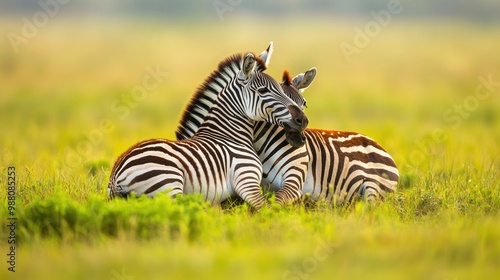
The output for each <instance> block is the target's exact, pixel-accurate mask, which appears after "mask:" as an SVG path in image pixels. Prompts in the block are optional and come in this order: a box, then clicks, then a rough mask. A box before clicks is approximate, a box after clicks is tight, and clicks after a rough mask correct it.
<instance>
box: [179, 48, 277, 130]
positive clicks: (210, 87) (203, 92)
mask: <svg viewBox="0 0 500 280" xmlns="http://www.w3.org/2000/svg"><path fill="white" fill-rule="evenodd" d="M254 56H255V55H254ZM243 59H244V54H242V53H240V54H234V55H232V56H229V57H227V58H225V59H224V60H222V61H221V62H220V63H219V65H218V67H217V69H216V70H214V71H213V72H212V73H211V74H210V76H208V78H207V79H205V81H204V82H203V83H202V84H201V85H200V86H199V87H198V89H197V90H196V92H195V93H194V95H193V96H192V97H191V100H190V101H189V103H188V105H186V107H185V108H184V111H183V113H182V116H181V119H180V122H179V127H178V128H177V131H176V132H175V136H176V138H177V139H178V140H181V139H187V138H190V137H192V136H193V135H194V134H195V133H196V131H197V130H198V128H199V127H200V126H201V124H202V123H203V120H204V119H205V117H206V116H207V115H208V113H209V112H210V108H212V106H213V104H214V103H215V102H216V101H217V96H218V95H219V93H221V91H222V90H223V89H224V88H225V87H226V85H227V84H228V83H229V82H230V81H231V80H232V79H233V78H234V77H236V75H238V72H239V71H240V69H241V63H242V61H243ZM255 60H256V62H257V63H256V65H255V71H258V72H263V71H264V70H266V68H267V67H266V64H265V62H264V61H263V60H262V59H260V58H259V57H258V56H255Z"/></svg>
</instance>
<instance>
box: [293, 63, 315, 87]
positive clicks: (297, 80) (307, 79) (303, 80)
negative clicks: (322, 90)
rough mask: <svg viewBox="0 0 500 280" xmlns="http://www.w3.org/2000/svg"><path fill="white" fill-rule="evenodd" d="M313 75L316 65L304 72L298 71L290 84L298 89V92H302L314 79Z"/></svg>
mask: <svg viewBox="0 0 500 280" xmlns="http://www.w3.org/2000/svg"><path fill="white" fill-rule="evenodd" d="M314 77H316V67H313V68H311V69H309V70H307V71H306V72H305V73H300V74H298V75H297V76H295V77H294V78H293V80H292V85H293V86H294V87H295V88H296V89H298V90H300V92H303V91H304V90H305V89H306V88H308V87H309V86H310V85H311V83H312V82H313V81H314Z"/></svg>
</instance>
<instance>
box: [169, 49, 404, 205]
mask: <svg viewBox="0 0 500 280" xmlns="http://www.w3.org/2000/svg"><path fill="white" fill-rule="evenodd" d="M271 51H272V48H268V50H266V51H265V52H264V53H263V54H262V55H261V58H264V60H265V63H266V65H267V63H268V61H269V59H270V56H271ZM315 74H316V69H315V68H312V69H310V70H309V71H306V72H305V73H303V74H299V75H297V76H296V77H295V78H294V79H293V80H292V79H291V78H290V76H289V74H288V73H287V72H286V73H285V74H284V77H283V82H282V83H281V86H282V88H283V90H284V92H285V93H286V94H287V95H288V96H289V97H290V98H291V99H292V100H294V101H295V102H296V103H297V104H298V105H299V106H305V105H306V104H305V100H304V98H303V97H302V95H301V94H300V92H301V91H303V90H304V89H305V88H307V87H308V86H309V85H310V84H311V82H312V80H313V79H314V77H315ZM214 92H215V91H214ZM203 106H207V107H209V106H210V105H209V104H208V103H205V104H203ZM193 107H197V106H196V104H193ZM197 108H198V109H199V108H200V107H197ZM204 110H205V109H201V110H198V111H197V113H198V114H200V116H203V112H206V111H204ZM190 129H191V130H192V131H196V126H192V127H191V128H190ZM290 134H296V135H295V137H304V136H305V139H306V145H305V146H302V147H292V146H290V145H288V143H287V139H289V138H290V137H288V135H287V132H285V131H284V130H283V129H281V128H280V127H277V126H274V125H272V124H268V123H264V122H257V123H256V124H255V126H254V139H253V141H254V149H255V150H256V152H257V154H258V156H259V158H260V160H261V161H262V164H263V180H262V182H261V184H262V185H263V186H264V187H266V188H267V189H271V190H273V191H276V199H277V201H278V202H279V203H281V204H283V203H288V202H292V201H295V200H296V199H298V198H299V197H300V196H301V195H308V196H309V197H310V198H311V199H313V200H321V199H326V200H327V201H330V202H332V203H336V204H340V203H343V202H346V201H352V200H353V199H354V198H356V197H363V198H366V199H367V200H369V201H374V200H377V199H381V198H383V197H385V193H386V192H393V191H395V190H396V185H397V182H398V179H399V172H398V169H397V167H396V164H395V162H394V160H393V159H392V158H391V156H390V155H389V154H388V153H387V152H386V151H385V150H384V149H383V148H382V147H381V146H380V145H378V144H377V143H376V142H375V141H373V140H372V139H370V138H369V137H367V136H364V135H362V134H359V133H353V132H343V131H335V130H321V129H307V130H306V131H305V134H300V132H298V131H297V132H295V133H293V131H292V132H291V133H290ZM190 136H191V135H189V133H178V134H177V137H178V139H186V138H189V137H190ZM292 138H293V137H292Z"/></svg>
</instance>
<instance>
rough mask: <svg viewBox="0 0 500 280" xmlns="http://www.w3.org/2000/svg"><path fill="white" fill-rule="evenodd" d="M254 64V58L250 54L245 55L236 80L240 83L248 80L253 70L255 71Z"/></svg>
mask: <svg viewBox="0 0 500 280" xmlns="http://www.w3.org/2000/svg"><path fill="white" fill-rule="evenodd" d="M255 64H256V61H255V56H254V55H253V54H252V53H247V54H246V55H245V58H244V59H243V62H242V63H241V70H240V73H239V74H238V79H239V80H242V81H246V80H248V78H250V75H251V74H252V72H253V69H255Z"/></svg>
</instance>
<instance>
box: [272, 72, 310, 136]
mask: <svg viewBox="0 0 500 280" xmlns="http://www.w3.org/2000/svg"><path fill="white" fill-rule="evenodd" d="M314 77H316V68H315V67H313V68H311V69H309V70H307V71H306V72H305V73H300V74H298V75H297V76H295V77H294V78H293V79H292V78H291V76H290V73H289V72H288V71H287V70H285V71H284V72H283V80H282V82H281V84H280V85H281V88H282V89H283V92H284V93H285V95H286V96H288V97H290V99H292V100H293V101H294V102H295V103H296V104H297V105H298V106H299V107H300V108H301V109H304V108H305V107H307V102H306V99H305V98H304V96H302V94H301V93H302V92H304V90H305V89H306V88H307V87H309V86H310V85H311V83H312V82H313V80H314ZM286 140H287V141H288V143H290V144H291V143H298V142H303V143H305V141H306V137H305V135H304V133H303V132H302V131H299V130H295V129H289V130H286ZM291 145H292V144H291ZM292 146H293V145H292Z"/></svg>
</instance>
